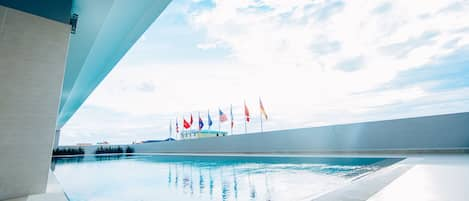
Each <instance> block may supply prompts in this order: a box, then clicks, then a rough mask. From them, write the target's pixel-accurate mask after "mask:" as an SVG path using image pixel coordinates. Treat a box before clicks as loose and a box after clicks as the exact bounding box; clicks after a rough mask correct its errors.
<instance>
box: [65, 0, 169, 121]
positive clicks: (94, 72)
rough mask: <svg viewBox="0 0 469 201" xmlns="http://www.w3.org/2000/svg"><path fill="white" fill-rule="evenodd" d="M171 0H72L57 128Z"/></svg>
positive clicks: (67, 118) (70, 115) (74, 110)
mask: <svg viewBox="0 0 469 201" xmlns="http://www.w3.org/2000/svg"><path fill="white" fill-rule="evenodd" d="M170 1H171V0H138V1H133V0H99V1H96V0H74V1H72V8H71V10H72V13H71V14H72V15H73V14H77V15H78V21H77V26H76V32H75V34H71V35H70V44H69V50H68V57H67V63H66V68H65V76H64V82H63V88H62V96H61V100H60V107H59V115H58V118H57V128H61V127H62V126H63V125H64V124H65V123H66V122H67V121H68V120H69V119H70V118H71V117H72V115H73V114H74V113H75V112H76V111H77V110H78V108H79V107H80V106H81V105H82V104H83V102H84V101H85V100H86V98H88V96H89V95H90V94H91V92H92V91H93V90H94V89H95V88H96V87H97V86H98V84H99V83H100V82H101V81H102V80H103V79H104V78H105V77H106V75H107V74H108V73H109V72H110V71H111V70H112V69H113V68H114V66H115V65H116V64H117V63H118V62H119V60H120V59H121V58H122V57H123V56H124V55H125V53H126V52H127V51H128V50H129V48H130V47H132V45H133V44H134V43H135V42H136V41H137V40H138V38H140V36H141V35H142V34H143V33H144V32H145V30H146V29H147V28H148V27H149V26H150V25H151V24H152V23H153V22H154V21H155V19H156V18H157V17H158V16H159V15H160V14H161V13H162V12H163V10H164V9H165V8H166V6H167V5H168V4H169V3H170Z"/></svg>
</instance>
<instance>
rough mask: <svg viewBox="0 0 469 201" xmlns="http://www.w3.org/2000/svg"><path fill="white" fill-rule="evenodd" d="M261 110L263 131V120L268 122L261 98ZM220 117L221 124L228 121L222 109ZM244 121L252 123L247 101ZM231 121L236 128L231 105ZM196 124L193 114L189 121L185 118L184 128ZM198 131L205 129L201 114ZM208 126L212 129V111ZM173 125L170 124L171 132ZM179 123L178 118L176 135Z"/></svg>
mask: <svg viewBox="0 0 469 201" xmlns="http://www.w3.org/2000/svg"><path fill="white" fill-rule="evenodd" d="M259 109H260V113H261V129H262V119H265V120H268V116H267V112H266V111H265V109H264V105H263V104H262V100H261V99H260V98H259ZM218 117H219V123H224V122H226V121H228V116H227V115H226V114H225V113H224V112H223V111H222V110H221V109H220V108H218ZM244 119H245V122H247V123H249V122H250V121H251V116H250V113H249V109H248V107H247V105H246V101H245V102H244ZM230 120H231V129H233V127H234V116H233V106H232V105H230ZM193 124H194V118H193V117H192V114H191V115H190V118H189V120H186V119H185V118H183V127H184V128H185V129H190V128H191V127H192V125H193ZM198 124H199V125H198V129H199V130H202V128H204V126H205V123H204V121H203V120H202V117H201V116H200V113H199V114H198ZM207 125H208V127H209V129H210V127H211V126H212V125H213V121H212V117H211V116H210V111H208V112H207ZM171 130H172V128H171V124H170V132H171ZM179 131H180V130H179V121H178V119H177V118H176V133H179Z"/></svg>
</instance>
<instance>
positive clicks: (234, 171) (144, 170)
mask: <svg viewBox="0 0 469 201" xmlns="http://www.w3.org/2000/svg"><path fill="white" fill-rule="evenodd" d="M390 160H391V162H394V161H392V160H394V159H385V158H337V157H333V158H330V157H329V158H322V157H241V156H161V155H133V156H100V157H96V156H87V157H72V158H54V159H53V163H52V168H53V170H54V173H55V175H56V176H57V179H58V180H59V182H60V183H61V184H62V186H63V188H64V190H65V192H66V194H67V195H68V197H69V198H70V200H71V201H158V200H161V201H228V200H230V201H231V200H234V201H255V200H258V201H261V200H262V201H268V200H270V201H274V200H277V201H295V200H310V199H311V198H312V197H315V196H318V195H320V194H322V193H325V192H328V191H331V190H333V189H336V188H338V187H340V186H342V185H344V184H347V183H348V182H350V181H351V180H353V179H354V178H357V177H360V176H363V175H364V174H367V173H370V172H373V171H376V170H377V169H379V168H381V167H383V166H384V165H385V164H386V165H388V164H389V161H390Z"/></svg>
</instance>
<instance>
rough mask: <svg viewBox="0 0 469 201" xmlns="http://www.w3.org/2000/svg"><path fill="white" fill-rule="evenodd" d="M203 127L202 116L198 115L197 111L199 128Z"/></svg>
mask: <svg viewBox="0 0 469 201" xmlns="http://www.w3.org/2000/svg"><path fill="white" fill-rule="evenodd" d="M203 127H204V121H202V117H200V113H199V130H202V128H203Z"/></svg>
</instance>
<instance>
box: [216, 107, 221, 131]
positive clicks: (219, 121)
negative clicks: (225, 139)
mask: <svg viewBox="0 0 469 201" xmlns="http://www.w3.org/2000/svg"><path fill="white" fill-rule="evenodd" d="M220 130H221V114H220V107H218V132H217V133H218V135H219V136H220V134H221V133H220Z"/></svg>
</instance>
